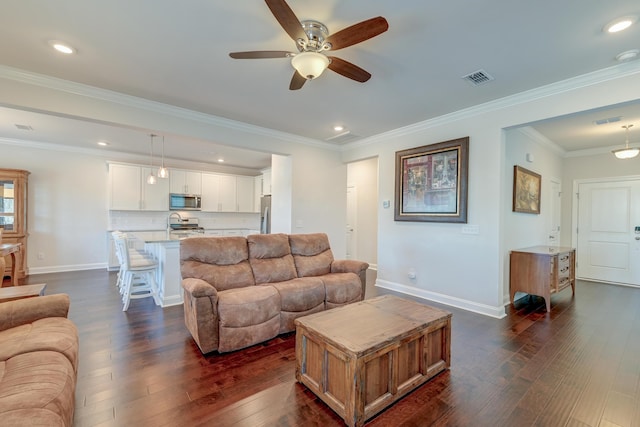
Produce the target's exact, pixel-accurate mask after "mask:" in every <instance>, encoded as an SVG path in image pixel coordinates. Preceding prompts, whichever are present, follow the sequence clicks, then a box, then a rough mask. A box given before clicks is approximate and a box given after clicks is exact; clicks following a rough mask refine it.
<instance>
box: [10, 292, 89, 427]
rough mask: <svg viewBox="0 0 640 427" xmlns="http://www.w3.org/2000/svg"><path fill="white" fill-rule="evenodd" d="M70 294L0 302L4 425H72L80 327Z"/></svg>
mask: <svg viewBox="0 0 640 427" xmlns="http://www.w3.org/2000/svg"><path fill="white" fill-rule="evenodd" d="M68 311H69V296H68V295H65V294H57V295H46V296H41V297H35V298H27V299H21V300H17V301H9V302H3V303H0V425H2V426H51V427H53V426H71V425H72V424H73V411H74V408H75V405H74V404H75V390H76V376H77V370H78V331H77V329H76V327H75V325H74V324H73V323H72V322H71V321H70V320H69V319H67V313H68Z"/></svg>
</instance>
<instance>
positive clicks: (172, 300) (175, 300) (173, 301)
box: [160, 295, 184, 308]
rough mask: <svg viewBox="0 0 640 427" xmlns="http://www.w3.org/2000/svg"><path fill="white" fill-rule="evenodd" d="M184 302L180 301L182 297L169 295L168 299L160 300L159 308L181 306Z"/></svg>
mask: <svg viewBox="0 0 640 427" xmlns="http://www.w3.org/2000/svg"><path fill="white" fill-rule="evenodd" d="M182 304H184V302H183V301H182V297H181V296H180V295H171V296H169V297H164V298H162V301H161V302H160V307H162V308H165V307H171V306H174V305H182Z"/></svg>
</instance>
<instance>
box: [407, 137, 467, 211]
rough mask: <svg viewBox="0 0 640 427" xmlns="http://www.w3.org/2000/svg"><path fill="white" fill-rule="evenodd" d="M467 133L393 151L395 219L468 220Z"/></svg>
mask: <svg viewBox="0 0 640 427" xmlns="http://www.w3.org/2000/svg"><path fill="white" fill-rule="evenodd" d="M468 169H469V137H468V136H467V137H464V138H459V139H453V140H451V141H445V142H440V143H437V144H431V145H425V146H423V147H416V148H411V149H408V150H402V151H397V152H396V200H395V205H396V206H395V209H396V210H395V220H396V221H427V222H462V223H466V222H467V175H468Z"/></svg>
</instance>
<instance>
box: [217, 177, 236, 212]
mask: <svg viewBox="0 0 640 427" xmlns="http://www.w3.org/2000/svg"><path fill="white" fill-rule="evenodd" d="M236 184H237V179H236V177H235V176H233V175H220V185H219V187H218V189H219V192H218V203H219V204H220V209H219V211H220V212H237V211H238V198H237V195H236Z"/></svg>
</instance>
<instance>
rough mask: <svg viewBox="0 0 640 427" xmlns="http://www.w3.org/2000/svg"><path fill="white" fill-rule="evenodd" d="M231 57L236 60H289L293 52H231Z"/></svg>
mask: <svg viewBox="0 0 640 427" xmlns="http://www.w3.org/2000/svg"><path fill="white" fill-rule="evenodd" d="M229 56H230V57H232V58H234V59H266V58H288V57H290V56H291V52H287V51H286V50H254V51H249V52H231V53H230V54H229Z"/></svg>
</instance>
